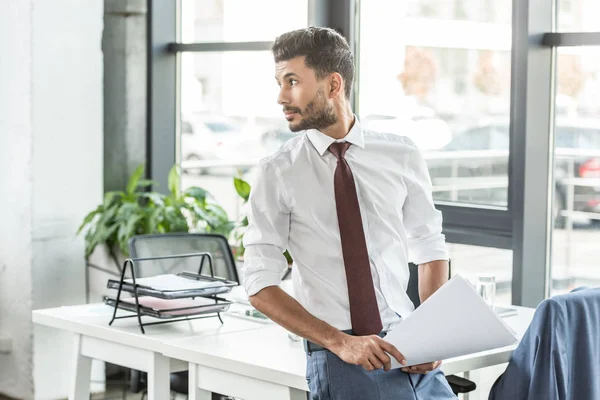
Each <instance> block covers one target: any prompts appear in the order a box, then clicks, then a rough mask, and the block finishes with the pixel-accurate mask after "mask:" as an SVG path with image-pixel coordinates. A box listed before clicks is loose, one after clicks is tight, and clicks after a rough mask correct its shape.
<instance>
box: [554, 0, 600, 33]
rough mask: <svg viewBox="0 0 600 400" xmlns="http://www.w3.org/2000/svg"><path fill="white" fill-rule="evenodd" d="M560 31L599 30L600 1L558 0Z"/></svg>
mask: <svg viewBox="0 0 600 400" xmlns="http://www.w3.org/2000/svg"><path fill="white" fill-rule="evenodd" d="M556 1H557V8H558V31H559V32H590V31H596V32H597V31H599V30H600V27H598V15H600V2H598V1H597V0H556Z"/></svg>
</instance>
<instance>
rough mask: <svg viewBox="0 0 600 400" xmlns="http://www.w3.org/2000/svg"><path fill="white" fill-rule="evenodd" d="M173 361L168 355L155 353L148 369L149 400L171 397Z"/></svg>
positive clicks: (162, 399)
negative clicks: (171, 361)
mask: <svg viewBox="0 0 600 400" xmlns="http://www.w3.org/2000/svg"><path fill="white" fill-rule="evenodd" d="M170 366H171V363H170V361H169V358H168V357H165V356H163V355H162V354H159V353H154V355H153V361H152V366H151V367H150V369H149V370H148V400H164V399H169V398H170V397H171V379H170V372H171V368H170Z"/></svg>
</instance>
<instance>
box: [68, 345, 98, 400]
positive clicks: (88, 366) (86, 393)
mask: <svg viewBox="0 0 600 400" xmlns="http://www.w3.org/2000/svg"><path fill="white" fill-rule="evenodd" d="M72 357H73V364H72V365H73V382H72V386H71V393H70V394H69V400H87V399H89V398H90V380H91V374H92V359H91V358H89V357H85V356H83V355H81V335H75V341H74V346H73V354H72Z"/></svg>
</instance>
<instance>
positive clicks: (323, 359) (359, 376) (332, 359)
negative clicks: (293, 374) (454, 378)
mask: <svg viewBox="0 0 600 400" xmlns="http://www.w3.org/2000/svg"><path fill="white" fill-rule="evenodd" d="M306 380H307V382H308V387H309V389H310V396H309V398H310V399H312V400H392V399H394V400H430V399H431V400H437V399H440V400H446V399H452V400H456V399H457V397H456V396H455V395H454V394H453V393H452V390H451V389H450V385H448V382H447V381H446V378H445V377H444V374H443V373H442V371H441V370H439V369H437V370H435V371H431V372H429V373H428V374H426V375H420V374H407V373H406V372H402V371H401V370H400V369H393V370H390V371H387V372H385V371H384V370H383V369H380V370H376V371H367V370H365V369H364V368H363V367H361V366H358V365H352V364H348V363H346V362H344V361H342V360H341V359H340V358H339V357H338V356H336V355H335V354H333V353H332V352H330V351H327V350H322V351H315V352H312V353H310V354H307V355H306Z"/></svg>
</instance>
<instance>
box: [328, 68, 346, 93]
mask: <svg viewBox="0 0 600 400" xmlns="http://www.w3.org/2000/svg"><path fill="white" fill-rule="evenodd" d="M340 92H341V93H342V94H343V93H344V79H343V78H342V76H341V75H340V74H338V73H337V72H334V73H333V74H331V76H330V77H329V98H330V99H332V98H334V97H337V96H338V95H339V94H340Z"/></svg>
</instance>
